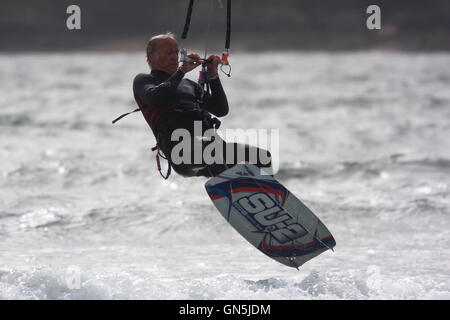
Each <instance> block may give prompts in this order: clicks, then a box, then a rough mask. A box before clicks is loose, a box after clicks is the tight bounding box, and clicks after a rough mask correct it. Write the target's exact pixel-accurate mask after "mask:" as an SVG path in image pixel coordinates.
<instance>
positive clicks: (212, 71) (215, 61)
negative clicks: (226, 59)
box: [206, 54, 221, 77]
mask: <svg viewBox="0 0 450 320" xmlns="http://www.w3.org/2000/svg"><path fill="white" fill-rule="evenodd" d="M208 60H210V61H211V62H209V63H208V64H207V65H206V69H207V70H208V73H209V75H210V76H211V77H214V76H215V75H217V66H218V65H219V63H220V61H221V60H220V58H219V57H218V56H215V55H213V54H212V55H210V56H209V57H208Z"/></svg>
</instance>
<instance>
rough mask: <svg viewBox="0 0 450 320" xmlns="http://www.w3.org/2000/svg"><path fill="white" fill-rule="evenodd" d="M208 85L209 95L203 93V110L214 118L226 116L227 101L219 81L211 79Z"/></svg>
mask: <svg viewBox="0 0 450 320" xmlns="http://www.w3.org/2000/svg"><path fill="white" fill-rule="evenodd" d="M209 85H210V87H211V95H209V94H206V93H205V97H204V104H203V109H205V110H206V111H208V112H210V113H212V114H213V115H215V116H216V117H223V116H226V115H227V114H228V109H229V108H228V100H227V96H226V94H225V91H224V90H223V87H222V83H221V82H220V79H219V78H216V79H212V80H211V81H210V82H209Z"/></svg>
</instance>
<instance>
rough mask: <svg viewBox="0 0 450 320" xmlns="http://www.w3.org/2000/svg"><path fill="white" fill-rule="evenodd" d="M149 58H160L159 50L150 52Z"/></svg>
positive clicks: (152, 60) (154, 59)
mask: <svg viewBox="0 0 450 320" xmlns="http://www.w3.org/2000/svg"><path fill="white" fill-rule="evenodd" d="M148 59H149V60H150V62H154V61H156V60H158V59H159V54H158V52H154V53H153V52H149V53H148Z"/></svg>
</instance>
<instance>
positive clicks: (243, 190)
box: [205, 162, 336, 269]
mask: <svg viewBox="0 0 450 320" xmlns="http://www.w3.org/2000/svg"><path fill="white" fill-rule="evenodd" d="M205 188H206V191H207V192H208V195H209V197H210V198H211V200H212V201H213V203H214V205H215V206H216V208H217V209H218V210H219V212H220V213H221V214H222V216H223V217H224V218H225V219H226V220H227V221H228V222H229V223H230V224H231V225H232V226H233V227H234V228H235V229H236V230H237V231H238V232H239V233H240V234H241V235H242V236H243V237H244V238H245V239H247V240H248V241H249V242H250V243H251V244H252V245H254V246H255V247H256V248H258V249H259V250H260V251H261V252H263V253H264V254H266V255H267V256H269V257H271V258H272V259H274V260H276V261H278V262H280V263H282V264H284V265H287V266H289V267H294V268H297V269H298V267H299V266H301V265H302V264H304V263H305V262H307V261H308V260H310V259H312V258H314V257H315V256H317V255H319V254H321V253H322V252H324V251H326V250H328V249H331V250H332V249H333V247H334V246H335V245H336V241H335V240H334V238H333V236H332V235H331V233H330V231H328V229H327V228H326V227H325V225H324V224H323V223H322V222H321V221H320V220H319V218H317V216H316V215H315V214H314V213H312V211H311V210H309V209H308V208H307V207H306V206H305V205H304V204H303V203H302V202H301V201H300V200H299V199H297V197H295V196H294V195H293V194H292V193H291V192H289V190H287V189H286V188H285V187H284V186H283V185H282V184H280V183H279V182H278V181H277V180H275V179H274V178H273V177H272V176H270V175H268V174H265V173H264V172H263V171H262V170H261V169H260V168H258V167H256V166H254V165H252V164H250V163H247V162H243V163H240V164H237V165H235V166H233V167H232V168H229V169H227V170H225V171H224V172H222V173H221V174H220V175H218V176H216V177H213V178H211V179H209V180H208V181H207V182H206V183H205Z"/></svg>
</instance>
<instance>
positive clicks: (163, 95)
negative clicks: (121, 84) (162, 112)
mask: <svg viewBox="0 0 450 320" xmlns="http://www.w3.org/2000/svg"><path fill="white" fill-rule="evenodd" d="M183 77H184V72H182V71H180V70H177V72H175V73H174V74H173V75H171V76H170V78H169V79H167V80H166V81H164V82H162V83H160V84H159V85H156V84H153V83H149V82H148V78H146V77H145V76H144V75H138V76H136V78H135V79H134V82H133V91H134V94H135V95H136V96H137V97H138V98H139V100H141V101H142V102H143V103H144V104H146V105H151V106H153V107H156V108H162V107H164V106H166V105H167V102H168V101H170V99H171V98H172V97H173V95H174V94H175V91H176V89H177V87H178V84H179V83H180V81H181V80H182V79H183Z"/></svg>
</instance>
